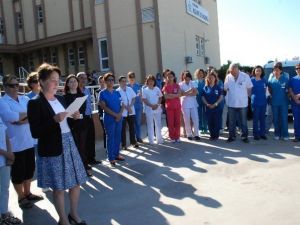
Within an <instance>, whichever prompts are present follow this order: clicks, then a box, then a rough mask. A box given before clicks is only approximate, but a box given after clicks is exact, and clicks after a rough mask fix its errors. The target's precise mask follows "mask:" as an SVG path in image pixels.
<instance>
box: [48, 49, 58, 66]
mask: <svg viewBox="0 0 300 225" xmlns="http://www.w3.org/2000/svg"><path fill="white" fill-rule="evenodd" d="M50 60H51V64H52V65H55V66H56V65H57V49H56V48H51V50H50Z"/></svg>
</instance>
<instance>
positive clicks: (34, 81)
mask: <svg viewBox="0 0 300 225" xmlns="http://www.w3.org/2000/svg"><path fill="white" fill-rule="evenodd" d="M38 82H39V81H38V80H32V81H31V83H33V84H37V83H38Z"/></svg>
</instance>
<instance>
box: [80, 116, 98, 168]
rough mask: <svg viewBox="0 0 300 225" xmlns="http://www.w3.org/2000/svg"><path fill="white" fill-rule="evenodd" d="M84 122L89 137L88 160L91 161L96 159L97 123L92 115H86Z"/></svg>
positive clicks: (87, 142) (87, 143)
mask: <svg viewBox="0 0 300 225" xmlns="http://www.w3.org/2000/svg"><path fill="white" fill-rule="evenodd" d="M83 119H84V123H85V127H86V129H87V139H86V154H87V155H86V156H87V162H88V163H91V162H93V161H95V157H96V152H95V125H94V121H93V118H92V117H90V116H84V117H83Z"/></svg>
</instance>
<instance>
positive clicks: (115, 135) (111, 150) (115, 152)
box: [99, 73, 125, 166]
mask: <svg viewBox="0 0 300 225" xmlns="http://www.w3.org/2000/svg"><path fill="white" fill-rule="evenodd" d="M104 82H105V83H106V88H105V89H104V90H102V91H101V92H100V97H99V103H100V106H101V108H102V109H103V110H104V115H103V122H104V127H105V131H106V135H107V154H108V160H109V162H110V164H111V165H112V166H115V165H116V162H117V161H124V160H125V159H124V157H123V156H121V155H120V143H121V130H122V112H123V110H124V105H122V101H121V95H120V93H119V92H118V91H116V90H114V82H115V76H114V75H113V74H112V73H107V74H105V75H104Z"/></svg>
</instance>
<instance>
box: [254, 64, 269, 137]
mask: <svg viewBox="0 0 300 225" xmlns="http://www.w3.org/2000/svg"><path fill="white" fill-rule="evenodd" d="M252 75H253V77H252V78H251V82H252V84H253V87H252V93H251V106H252V111H253V136H254V140H259V139H260V138H261V139H264V140H266V139H267V137H266V119H265V116H266V108H267V96H266V89H267V82H266V80H265V79H264V78H263V77H264V70H263V68H262V67H261V66H256V67H254V69H253V71H252Z"/></svg>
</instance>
